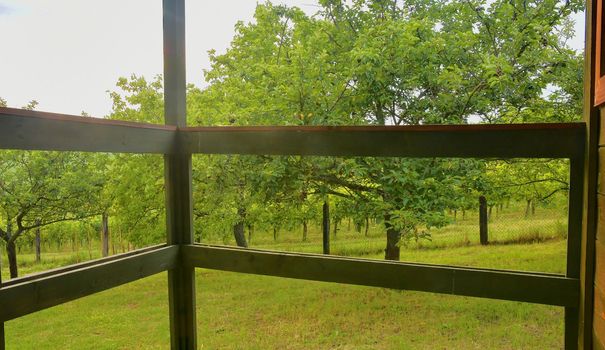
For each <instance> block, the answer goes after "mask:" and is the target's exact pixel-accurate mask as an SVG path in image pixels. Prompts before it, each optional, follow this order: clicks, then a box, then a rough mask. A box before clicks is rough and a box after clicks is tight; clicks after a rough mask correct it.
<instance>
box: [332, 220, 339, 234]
mask: <svg viewBox="0 0 605 350" xmlns="http://www.w3.org/2000/svg"><path fill="white" fill-rule="evenodd" d="M339 221H340V220H337V219H334V222H333V224H334V227H333V228H332V234H333V235H334V238H336V233H338V222H339Z"/></svg>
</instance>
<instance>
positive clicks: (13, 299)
mask: <svg viewBox="0 0 605 350" xmlns="http://www.w3.org/2000/svg"><path fill="white" fill-rule="evenodd" d="M178 251H179V248H178V247H175V246H166V247H160V248H155V249H153V250H149V251H146V252H144V253H140V254H135V255H129V256H126V257H119V258H118V259H112V260H110V261H102V262H97V263H94V264H89V265H88V266H85V267H82V268H79V269H76V270H70V271H67V272H59V273H56V274H52V275H48V274H46V275H43V276H40V275H39V276H38V278H30V279H27V280H22V281H21V283H13V284H11V285H8V286H7V285H3V286H2V288H0V322H5V321H8V320H11V319H14V318H17V317H21V316H23V315H27V314H29V313H32V312H35V311H39V310H43V309H46V308H49V307H52V306H56V305H59V304H62V303H65V302H68V301H71V300H75V299H78V298H82V297H84V296H87V295H90V294H94V293H97V292H100V291H103V290H106V289H110V288H113V287H117V286H119V285H122V284H125V283H128V282H132V281H135V280H138V279H141V278H144V277H148V276H151V275H154V274H156V273H159V272H163V271H166V270H168V269H171V268H174V266H175V264H176V261H177V255H178Z"/></svg>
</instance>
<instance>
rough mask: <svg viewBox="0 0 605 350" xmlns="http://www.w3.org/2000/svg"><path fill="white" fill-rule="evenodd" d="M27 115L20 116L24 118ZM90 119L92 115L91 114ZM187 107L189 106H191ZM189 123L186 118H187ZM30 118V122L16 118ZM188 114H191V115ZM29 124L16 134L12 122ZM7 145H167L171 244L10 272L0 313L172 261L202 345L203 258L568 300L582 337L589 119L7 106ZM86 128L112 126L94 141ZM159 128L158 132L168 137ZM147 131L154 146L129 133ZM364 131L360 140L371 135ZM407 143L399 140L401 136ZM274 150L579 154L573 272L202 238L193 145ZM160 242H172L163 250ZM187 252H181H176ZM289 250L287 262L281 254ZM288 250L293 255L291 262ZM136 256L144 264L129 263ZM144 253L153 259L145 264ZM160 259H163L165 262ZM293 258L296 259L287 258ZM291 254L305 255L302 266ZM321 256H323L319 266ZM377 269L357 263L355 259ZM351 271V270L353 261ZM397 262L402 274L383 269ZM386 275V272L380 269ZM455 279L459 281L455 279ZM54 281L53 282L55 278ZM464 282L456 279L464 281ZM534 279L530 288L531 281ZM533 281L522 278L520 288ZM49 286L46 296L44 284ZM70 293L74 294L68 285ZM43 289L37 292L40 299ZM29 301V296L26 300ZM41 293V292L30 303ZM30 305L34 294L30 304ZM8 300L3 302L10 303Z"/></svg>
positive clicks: (18, 312)
mask: <svg viewBox="0 0 605 350" xmlns="http://www.w3.org/2000/svg"><path fill="white" fill-rule="evenodd" d="M19 118H21V119H19ZM80 119H84V121H81V120H80ZM181 119H184V118H181ZM177 123H178V120H177ZM17 125H19V127H17ZM181 125H183V124H181ZM15 128H17V130H19V134H17V135H25V136H23V137H21V136H12V137H11V136H10V135H14V134H11V130H15ZM0 130H2V131H1V133H3V135H9V136H7V137H6V138H0V148H5V149H8V148H10V149H26V150H30V149H37V150H59V151H65V150H69V151H96V150H100V151H113V152H143V151H144V152H150V153H163V154H165V169H166V206H167V232H168V236H167V239H168V242H167V243H168V246H167V247H169V248H177V247H180V249H172V250H170V253H168V250H167V249H168V248H167V247H161V248H152V250H150V251H149V252H147V251H146V252H144V253H141V254H134V255H132V256H117V258H116V259H118V260H116V261H114V259H113V258H111V259H109V260H108V259H101V260H98V261H92V262H87V263H85V264H84V265H77V266H74V267H68V268H64V269H59V270H58V271H52V272H45V273H43V274H41V275H35V276H33V277H26V278H24V279H19V280H17V281H9V282H6V283H3V284H1V287H0V305H3V306H4V305H5V303H6V300H16V301H17V302H15V303H14V304H13V306H11V307H7V308H6V311H0V321H5V320H8V319H12V318H14V317H19V316H22V315H24V314H27V313H30V312H34V311H37V310H40V309H43V308H46V307H50V306H54V305H58V304H60V303H63V302H66V301H70V300H73V299H76V298H79V297H83V296H86V295H89V294H92V293H95V292H98V291H101V290H104V289H107V288H112V287H114V286H117V285H120V284H123V283H126V282H130V281H133V280H135V279H138V278H142V277H145V276H148V275H150V274H153V273H157V272H161V271H166V270H167V271H169V296H170V308H171V313H170V319H171V334H172V335H171V339H172V348H173V349H194V348H195V344H196V334H195V332H196V330H195V324H196V322H195V279H194V278H195V277H194V274H193V270H194V268H195V267H203V268H211V269H219V270H228V271H238V272H246V273H256V274H266V275H273V276H281V277H290V278H302V279H310V280H318V281H328V282H338V283H350V284H360V285H368V286H380V287H387V288H395V289H412V290H421V291H429V292H437V293H448V294H455V295H467V296H478V297H486V298H495V299H504V300H517V301H525V302H533V303H541V304H548V305H558V306H564V307H565V310H566V311H565V315H566V316H565V324H566V327H565V329H566V332H565V335H566V336H565V339H566V348H567V349H574V348H576V347H577V341H576V339H577V336H578V324H579V316H578V307H579V306H578V304H579V300H580V299H579V298H580V297H579V291H580V288H579V285H580V281H579V277H580V263H581V243H582V242H581V220H582V205H581V203H582V196H583V194H582V190H583V176H584V171H583V169H584V143H585V137H586V135H585V125H584V124H583V123H563V124H521V125H443V126H409V127H212V128H188V127H186V126H181V127H177V126H176V125H175V126H157V125H148V124H137V123H124V122H116V121H108V120H90V119H88V118H82V117H77V116H65V115H61V117H60V118H57V115H55V114H47V113H40V112H31V111H21V110H14V109H10V108H0ZM40 130H62V133H63V134H64V136H65V137H64V138H61V139H60V140H56V139H54V138H53V137H49V136H48V135H47V136H44V137H43V138H34V137H31V136H27V135H34V133H35V132H38V131H40ZM112 132H116V133H118V134H119V135H120V136H119V137H118V138H116V137H114V136H112ZM78 135H101V136H100V139H98V140H92V141H89V142H88V143H86V142H84V138H82V137H79V136H78ZM158 135H159V137H158ZM129 137H132V138H136V139H138V140H139V141H140V142H144V143H145V146H142V145H139V144H136V143H132V142H118V143H117V144H115V143H114V142H115V140H119V139H124V138H129ZM360 140H361V141H360ZM393 145H399V147H393ZM192 153H204V154H231V153H237V154H257V155H261V154H274V155H288V154H291V155H316V156H381V157H385V156H389V157H461V158H484V157H498V158H512V157H522V158H567V159H570V195H569V200H570V209H569V219H568V222H569V229H568V230H569V234H568V254H567V273H566V275H565V276H561V275H552V274H536V273H525V272H517V271H499V270H489V269H470V268H461V267H453V266H438V265H427V264H414V263H389V262H381V261H372V260H363V259H348V258H337V257H325V256H315V255H312V254H292V253H276V252H263V251H259V250H252V249H250V250H241V249H234V248H220V247H212V246H198V245H192V243H193V233H192V223H191V220H192V215H191V207H192V199H191V154H192ZM158 249H164V250H162V252H163V254H162V255H160V254H159V251H158ZM175 262H176V263H175ZM278 262H279V264H278ZM286 262H287V264H286ZM127 264H133V266H134V267H135V268H134V270H128V269H127V267H126V266H127ZM143 264H150V265H151V266H150V267H149V269H148V270H147V269H145V270H143V271H148V272H141V273H140V274H139V275H137V273H139V271H141V270H140V269H142V268H143V267H142V265H143ZM158 264H159V265H158ZM286 265H289V266H290V267H287V266H286ZM291 266H296V268H294V269H293V268H292V267H291ZM319 266H323V267H321V268H319ZM113 268H119V269H122V270H124V271H131V272H130V273H129V274H127V276H126V278H125V279H113V280H112V279H108V280H107V282H106V283H104V284H100V285H99V284H95V283H94V282H91V281H95V279H96V278H99V276H105V274H107V272H108V271H110V270H111V269H113ZM353 270H357V271H370V272H371V273H368V274H365V275H352V274H351V273H350V271H353ZM347 271H349V272H347ZM386 274H396V275H397V276H400V277H401V279H397V280H392V279H387V278H385V277H384V276H386ZM380 276H383V277H382V278H380ZM72 278H73V281H79V283H84V285H90V286H91V287H89V288H88V289H86V290H84V291H82V290H79V291H73V290H72V289H71V288H70V287H68V286H67V284H66V287H65V288H63V289H60V290H58V292H57V293H56V294H52V295H49V296H47V295H46V294H44V292H39V291H38V290H41V291H44V290H45V289H44V288H50V287H48V286H53V285H55V284H56V283H58V282H55V281H72ZM454 281H455V283H454ZM53 283H54V284H53ZM454 285H455V286H456V288H454ZM528 286H529V288H528ZM521 287H522V288H521ZM40 295H42V296H40ZM62 295H63V296H62ZM35 298H37V299H35ZM28 300H29V301H30V302H29V303H28V302H26V301H28ZM31 300H37V301H36V302H35V303H31ZM25 305H29V306H25ZM3 310H4V308H3Z"/></svg>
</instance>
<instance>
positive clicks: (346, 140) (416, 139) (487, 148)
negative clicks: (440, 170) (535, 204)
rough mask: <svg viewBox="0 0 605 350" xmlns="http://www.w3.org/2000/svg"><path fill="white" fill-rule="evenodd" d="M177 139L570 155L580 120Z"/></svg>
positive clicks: (194, 147)
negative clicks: (573, 121)
mask: <svg viewBox="0 0 605 350" xmlns="http://www.w3.org/2000/svg"><path fill="white" fill-rule="evenodd" d="M519 125H521V127H520V126H519ZM179 139H180V142H181V146H182V150H183V151H187V152H191V153H216V154H267V155H316V156H384V157H469V158H489V157H502V158H515V157H516V158H572V157H579V156H581V155H582V154H583V152H584V141H585V125H584V124H583V123H567V124H517V125H514V124H511V125H505V126H504V125H423V126H401V127H397V126H390V127H379V126H375V127H361V126H360V127H354V126H349V127H328V126H326V127H208V128H183V129H181V132H180V133H179Z"/></svg>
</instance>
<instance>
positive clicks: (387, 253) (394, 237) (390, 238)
mask: <svg viewBox="0 0 605 350" xmlns="http://www.w3.org/2000/svg"><path fill="white" fill-rule="evenodd" d="M389 220H390V216H389V215H385V216H384V225H385V227H386V229H387V247H386V248H385V249H384V259H385V260H399V256H400V247H399V241H400V240H401V231H398V230H395V229H394V228H393V227H392V226H391V224H389Z"/></svg>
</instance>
